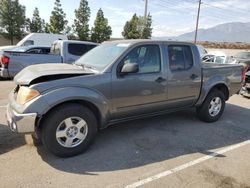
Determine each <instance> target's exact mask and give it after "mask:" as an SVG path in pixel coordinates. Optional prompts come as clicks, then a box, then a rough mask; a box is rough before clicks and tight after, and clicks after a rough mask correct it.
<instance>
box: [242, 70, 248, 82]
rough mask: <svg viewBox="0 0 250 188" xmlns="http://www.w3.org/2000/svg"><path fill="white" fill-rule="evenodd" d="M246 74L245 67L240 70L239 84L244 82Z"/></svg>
mask: <svg viewBox="0 0 250 188" xmlns="http://www.w3.org/2000/svg"><path fill="white" fill-rule="evenodd" d="M246 72H247V67H244V68H242V72H241V82H242V83H243V82H244V81H245V78H246Z"/></svg>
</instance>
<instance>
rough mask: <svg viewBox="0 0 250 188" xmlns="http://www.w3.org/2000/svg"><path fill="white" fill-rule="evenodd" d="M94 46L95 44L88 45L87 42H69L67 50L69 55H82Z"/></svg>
mask: <svg viewBox="0 0 250 188" xmlns="http://www.w3.org/2000/svg"><path fill="white" fill-rule="evenodd" d="M94 47H96V46H95V45H89V44H69V45H68V52H69V53H70V54H71V55H76V56H82V55H83V54H85V53H86V52H88V51H89V50H91V49H93V48H94Z"/></svg>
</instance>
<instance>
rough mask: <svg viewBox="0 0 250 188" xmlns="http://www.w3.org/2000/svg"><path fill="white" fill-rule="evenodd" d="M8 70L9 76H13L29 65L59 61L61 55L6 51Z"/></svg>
mask: <svg viewBox="0 0 250 188" xmlns="http://www.w3.org/2000/svg"><path fill="white" fill-rule="evenodd" d="M7 55H8V57H9V65H8V70H9V74H10V76H11V77H14V76H15V75H16V74H17V73H19V72H20V71H21V70H22V69H24V68H25V67H27V66H30V65H36V64H42V63H61V56H59V55H52V54H29V53H22V52H14V53H12V52H8V54H7Z"/></svg>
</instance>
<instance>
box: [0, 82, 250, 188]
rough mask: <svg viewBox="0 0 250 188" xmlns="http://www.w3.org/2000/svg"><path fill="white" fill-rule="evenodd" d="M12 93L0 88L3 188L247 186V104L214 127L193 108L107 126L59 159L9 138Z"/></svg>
mask: <svg viewBox="0 0 250 188" xmlns="http://www.w3.org/2000/svg"><path fill="white" fill-rule="evenodd" d="M13 88H14V83H13V82H12V81H0V187H8V188H10V187H32V188H33V187H34V186H35V187H53V188H54V187H86V188H91V187H97V188H98V187H108V188H113V187H127V188H129V187H131V188H134V187H137V186H139V187H164V188H165V187H190V188H191V187H192V188H193V187H199V188H200V187H225V188H230V187H240V188H243V187H250V170H249V169H250V161H249V159H250V141H249V140H250V121H249V117H250V99H247V98H244V97H242V96H239V95H235V96H233V97H232V98H231V99H230V100H229V101H228V102H227V105H226V108H225V112H224V115H223V116H222V118H221V119H220V120H219V121H218V122H216V123H212V124H209V123H204V122H201V121H200V120H198V119H197V117H196V114H195V110H194V109H190V110H185V111H181V112H176V113H171V114H167V115H164V116H159V117H154V118H148V119H142V120H137V121H131V122H126V123H122V124H118V125H115V126H111V127H109V128H107V129H105V130H102V131H100V132H99V133H98V135H97V138H96V141H95V142H94V144H93V145H92V146H91V147H90V149H89V150H88V151H87V152H85V153H83V154H81V155H79V156H76V157H73V158H68V159H61V158H57V157H55V156H53V155H51V154H50V153H48V152H47V151H46V150H45V149H44V147H43V146H39V147H35V146H33V144H32V140H31V138H30V136H26V135H19V134H15V133H11V132H10V131H9V129H8V127H7V126H6V119H5V110H6V104H7V98H8V93H9V92H11V90H12V89H13Z"/></svg>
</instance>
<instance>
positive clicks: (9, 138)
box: [0, 124, 26, 155]
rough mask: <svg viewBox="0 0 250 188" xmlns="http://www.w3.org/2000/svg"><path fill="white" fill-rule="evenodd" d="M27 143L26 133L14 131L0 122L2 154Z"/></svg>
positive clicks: (0, 149) (0, 152)
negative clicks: (21, 133)
mask: <svg viewBox="0 0 250 188" xmlns="http://www.w3.org/2000/svg"><path fill="white" fill-rule="evenodd" d="M25 144H26V141H25V136H24V135H20V134H16V133H12V132H11V131H10V130H9V128H8V127H7V126H6V125H2V124H0V155H2V154H4V153H7V152H9V151H11V150H14V149H16V148H18V147H20V146H23V145H25Z"/></svg>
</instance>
